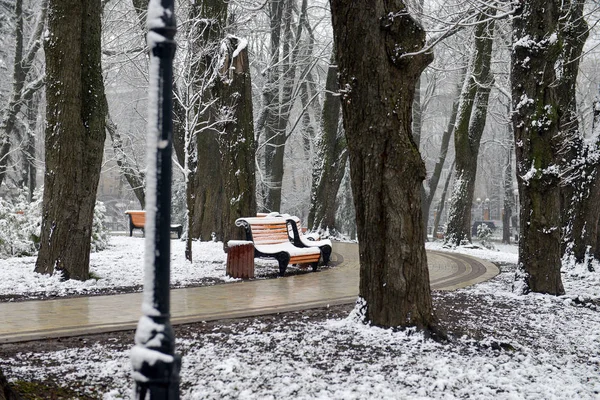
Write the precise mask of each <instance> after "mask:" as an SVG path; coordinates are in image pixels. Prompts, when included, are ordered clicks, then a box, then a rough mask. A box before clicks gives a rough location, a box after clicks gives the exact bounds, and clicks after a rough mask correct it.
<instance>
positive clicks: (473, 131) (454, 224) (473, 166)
mask: <svg viewBox="0 0 600 400" xmlns="http://www.w3.org/2000/svg"><path fill="white" fill-rule="evenodd" d="M486 18H487V13H482V14H481V17H480V22H479V23H478V25H477V26H476V27H475V44H474V47H475V50H474V53H473V56H472V59H471V67H470V71H469V74H470V76H469V78H468V79H467V81H466V82H465V86H464V88H463V95H462V96H461V104H460V107H459V111H458V117H457V118H458V121H457V124H456V129H455V130H454V148H455V163H456V164H455V169H456V172H455V177H456V179H455V180H454V188H453V190H452V196H451V197H450V212H449V214H448V230H447V234H446V236H445V242H446V243H451V244H453V245H456V246H458V245H460V244H461V243H464V242H471V208H472V205H473V192H474V191H475V177H476V175H477V157H478V155H479V145H480V143H481V136H482V135H483V129H484V128H485V122H486V117H487V105H488V99H489V95H490V90H491V86H492V83H493V79H494V78H493V76H492V73H491V58H492V45H493V35H494V23H495V21H494V19H491V20H488V21H486V22H482V21H483V20H485V19H486Z"/></svg>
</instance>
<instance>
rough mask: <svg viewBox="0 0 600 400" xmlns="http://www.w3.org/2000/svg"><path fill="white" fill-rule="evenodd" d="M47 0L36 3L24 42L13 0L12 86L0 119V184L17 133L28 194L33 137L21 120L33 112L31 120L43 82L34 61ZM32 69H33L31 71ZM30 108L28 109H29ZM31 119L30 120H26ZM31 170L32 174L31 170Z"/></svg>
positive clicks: (21, 16)
mask: <svg viewBox="0 0 600 400" xmlns="http://www.w3.org/2000/svg"><path fill="white" fill-rule="evenodd" d="M47 4H48V2H47V0H45V1H42V3H41V4H40V9H39V13H38V15H37V18H36V24H35V27H34V28H33V31H32V33H31V36H30V38H29V39H30V40H29V41H28V42H26V40H25V39H26V34H25V31H24V20H25V17H24V13H23V0H17V1H16V2H15V19H16V24H15V35H14V37H15V56H14V63H13V80H12V82H13V88H12V93H11V95H10V100H9V104H8V107H7V108H6V110H5V112H4V113H3V115H2V119H1V120H0V186H1V185H2V183H3V182H4V180H5V178H6V176H7V173H8V166H9V160H10V159H11V152H12V140H14V138H15V137H18V136H26V137H25V138H23V137H21V140H20V142H23V143H24V152H25V157H24V158H23V160H24V162H23V167H24V173H25V174H24V176H23V178H24V179H23V180H24V181H25V182H27V183H28V185H30V186H32V183H33V187H30V197H31V196H32V194H33V191H34V190H35V167H34V166H33V158H34V157H35V154H31V153H32V149H33V153H35V137H34V136H33V133H32V132H31V130H30V129H28V128H29V127H30V126H31V124H28V123H27V122H25V121H28V120H29V121H30V120H31V118H30V116H31V113H33V116H32V117H33V123H35V121H36V119H37V118H35V117H36V116H37V104H38V103H37V101H36V100H37V99H36V98H34V95H35V94H36V92H37V91H38V89H40V88H41V87H42V86H43V83H44V74H37V76H36V74H35V69H34V68H33V66H34V61H35V58H36V56H37V53H38V50H39V49H40V47H41V46H42V34H43V32H44V26H45V21H46V10H47ZM32 70H33V71H32ZM30 108H32V110H30ZM23 109H25V111H26V112H25V114H26V116H25V118H20V113H21V111H22V110H23ZM30 122H31V121H30ZM20 130H21V131H25V132H24V134H21V135H20V134H19V131H20ZM32 173H33V176H31V174H32Z"/></svg>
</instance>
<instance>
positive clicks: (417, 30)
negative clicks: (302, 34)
mask: <svg viewBox="0 0 600 400" xmlns="http://www.w3.org/2000/svg"><path fill="white" fill-rule="evenodd" d="M331 14H332V22H333V31H334V37H335V42H336V46H337V47H336V48H337V50H336V58H337V60H338V63H339V64H338V68H339V72H340V88H341V92H342V94H343V97H342V111H343V116H344V129H345V133H346V139H347V143H348V150H349V157H350V169H351V175H352V192H353V194H354V204H355V208H356V221H357V227H358V243H359V252H360V288H359V296H360V297H361V298H362V299H364V305H365V308H366V309H365V316H364V317H365V320H366V321H369V322H371V323H372V324H374V325H378V326H387V327H391V326H417V327H419V328H422V329H434V328H435V325H436V317H435V315H434V313H433V308H432V303H431V292H430V287H429V272H428V270H427V258H426V254H425V246H424V241H423V221H422V216H421V197H420V188H421V185H422V182H423V180H424V178H425V166H424V164H423V161H422V159H421V155H420V153H419V150H418V148H417V146H416V144H415V142H414V140H413V137H412V129H411V119H412V101H413V96H414V91H415V84H416V82H417V80H418V79H419V76H420V75H421V73H422V71H423V69H424V68H425V67H426V66H427V64H429V63H430V62H431V60H432V55H431V53H429V52H419V50H421V49H422V48H423V46H424V45H425V32H424V31H423V29H422V28H421V27H420V25H419V24H417V23H416V22H415V20H414V19H413V18H412V17H411V15H410V14H409V13H408V10H407V9H406V5H405V3H404V2H403V1H400V0H392V1H383V0H377V1H372V0H360V1H352V2H348V1H344V0H332V1H331ZM367 49H368V51H366V50H367ZM408 49H410V51H411V52H416V53H412V54H411V55H407V54H405V53H406V52H407V51H409V50H408Z"/></svg>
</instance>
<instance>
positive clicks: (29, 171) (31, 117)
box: [21, 95, 40, 201]
mask: <svg viewBox="0 0 600 400" xmlns="http://www.w3.org/2000/svg"><path fill="white" fill-rule="evenodd" d="M39 104H40V96H39V95H37V96H33V97H32V98H31V99H30V100H29V101H27V127H26V129H25V140H24V146H23V150H22V156H21V158H22V165H23V167H22V175H21V176H22V179H21V186H22V187H26V188H27V192H28V195H27V198H28V200H29V201H33V194H34V192H35V190H36V187H37V181H36V177H37V167H36V161H37V158H36V149H35V144H36V137H35V131H36V127H37V116H38V110H39Z"/></svg>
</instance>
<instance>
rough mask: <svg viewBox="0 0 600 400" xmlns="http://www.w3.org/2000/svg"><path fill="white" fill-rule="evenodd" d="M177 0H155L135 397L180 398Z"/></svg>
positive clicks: (151, 8) (149, 19)
mask: <svg viewBox="0 0 600 400" xmlns="http://www.w3.org/2000/svg"><path fill="white" fill-rule="evenodd" d="M173 3H174V1H173V0H150V3H149V5H148V16H147V25H148V29H149V31H148V48H149V51H150V79H149V81H150V82H149V108H148V110H149V111H148V138H147V142H148V150H147V151H148V157H147V171H148V172H147V175H146V177H147V194H146V199H147V203H146V227H145V233H146V249H145V251H146V257H145V263H146V265H145V279H144V301H143V304H142V313H143V316H142V317H141V318H140V321H139V323H138V326H137V330H136V332H135V346H134V347H133V349H132V350H131V363H132V366H133V378H134V380H135V386H134V393H135V397H136V399H152V400H158V399H161V400H163V399H168V400H171V399H179V369H180V367H181V357H179V356H178V355H176V354H175V335H174V334H173V328H172V327H171V323H170V287H169V286H170V265H169V259H170V254H171V233H170V224H171V214H170V213H171V176H172V170H171V154H172V150H173V144H172V136H173V121H172V115H171V113H172V110H173V104H172V101H173V57H174V55H175V47H176V45H175V41H174V37H175V32H176V30H177V28H176V25H175V14H174V6H173Z"/></svg>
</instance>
